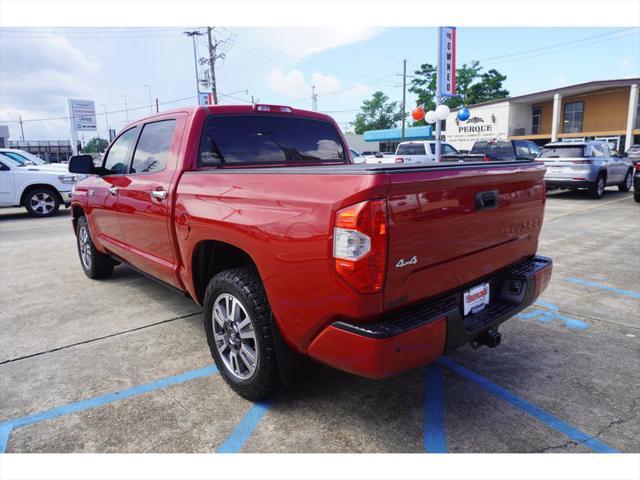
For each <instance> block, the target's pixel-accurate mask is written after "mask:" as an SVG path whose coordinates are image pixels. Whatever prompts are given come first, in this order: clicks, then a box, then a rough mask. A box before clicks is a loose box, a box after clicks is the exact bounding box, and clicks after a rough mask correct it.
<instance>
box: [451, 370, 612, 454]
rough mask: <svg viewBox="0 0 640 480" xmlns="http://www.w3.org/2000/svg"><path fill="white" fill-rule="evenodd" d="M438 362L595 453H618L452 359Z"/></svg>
mask: <svg viewBox="0 0 640 480" xmlns="http://www.w3.org/2000/svg"><path fill="white" fill-rule="evenodd" d="M438 362H439V363H441V364H442V365H445V366H446V367H448V368H450V369H451V370H453V371H454V372H456V373H458V374H459V375H462V376H463V377H465V378H467V379H468V380H471V381H472V382H475V383H477V384H478V385H480V386H481V387H482V388H483V389H485V390H486V391H487V392H489V393H490V394H492V395H495V396H496V397H499V398H501V399H503V400H505V401H507V402H509V403H510V404H512V405H513V406H515V407H517V408H519V409H520V410H522V411H523V412H525V413H528V414H529V415H531V416H532V417H535V418H537V419H538V420H540V421H542V422H544V423H546V424H547V426H549V427H551V428H553V429H554V430H556V431H558V432H560V433H562V434H564V435H566V436H567V437H569V438H570V439H571V440H573V441H574V442H578V443H581V444H584V445H585V446H587V447H589V448H590V449H591V450H593V451H594V452H597V453H620V452H619V451H618V450H616V449H615V448H611V447H610V446H608V445H606V444H605V443H603V442H601V441H600V440H598V439H596V438H593V437H592V436H590V435H587V434H586V433H584V432H582V431H580V430H578V429H577V428H575V427H573V426H571V425H569V424H568V423H567V422H565V421H563V420H560V419H559V418H557V417H554V416H553V415H551V414H550V413H548V412H545V411H544V410H542V409H541V408H538V407H536V406H535V405H533V404H531V403H529V402H527V401H526V400H523V399H522V398H520V397H517V396H516V395H514V394H513V393H511V392H509V391H508V390H505V389H504V388H502V387H500V386H498V385H496V384H495V383H493V382H491V381H490V380H488V379H486V378H484V377H482V376H480V375H478V374H477V373H473V372H472V371H470V370H467V369H466V368H464V367H463V366H462V365H459V364H457V363H456V362H454V361H453V360H450V359H448V358H445V357H442V358H441V359H440V360H438Z"/></svg>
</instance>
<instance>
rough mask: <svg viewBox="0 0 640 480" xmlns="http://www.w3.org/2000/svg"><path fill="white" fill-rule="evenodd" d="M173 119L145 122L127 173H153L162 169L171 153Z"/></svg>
mask: <svg viewBox="0 0 640 480" xmlns="http://www.w3.org/2000/svg"><path fill="white" fill-rule="evenodd" d="M175 129H176V121H175V120H163V121H161V122H153V123H147V124H146V125H145V126H144V127H143V129H142V133H141V134H140V139H139V140H138V145H137V146H136V151H135V153H134V154H133V163H132V164H131V170H130V172H129V173H153V172H160V171H162V170H164V169H165V168H166V166H167V160H168V159H169V156H170V155H171V153H170V152H169V149H170V147H171V141H172V139H173V132H174V131H175Z"/></svg>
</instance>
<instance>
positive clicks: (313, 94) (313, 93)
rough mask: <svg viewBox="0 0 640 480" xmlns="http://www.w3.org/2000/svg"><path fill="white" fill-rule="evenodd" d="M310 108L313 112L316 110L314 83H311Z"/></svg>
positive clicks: (316, 97)
mask: <svg viewBox="0 0 640 480" xmlns="http://www.w3.org/2000/svg"><path fill="white" fill-rule="evenodd" d="M311 108H312V110H313V111H314V112H317V111H318V94H317V93H316V86H315V85H311Z"/></svg>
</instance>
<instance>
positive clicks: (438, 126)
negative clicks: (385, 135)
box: [435, 27, 442, 162]
mask: <svg viewBox="0 0 640 480" xmlns="http://www.w3.org/2000/svg"><path fill="white" fill-rule="evenodd" d="M441 53H442V27H438V67H437V70H436V109H437V108H438V107H439V106H440V103H441V101H442V99H441V91H440V75H441V74H442V55H441ZM441 135H442V124H441V122H440V120H436V159H435V161H436V162H439V161H440V136H441Z"/></svg>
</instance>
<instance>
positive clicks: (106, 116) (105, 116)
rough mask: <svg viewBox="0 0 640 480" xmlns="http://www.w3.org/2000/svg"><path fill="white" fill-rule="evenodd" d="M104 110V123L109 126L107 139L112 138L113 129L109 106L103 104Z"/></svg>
mask: <svg viewBox="0 0 640 480" xmlns="http://www.w3.org/2000/svg"><path fill="white" fill-rule="evenodd" d="M102 108H103V109H104V122H105V123H106V124H107V136H106V138H110V135H111V132H110V131H109V130H111V128H110V127H109V113H108V112H107V104H106V103H103V104H102Z"/></svg>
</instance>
